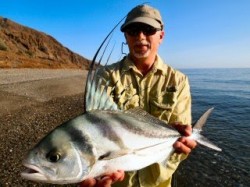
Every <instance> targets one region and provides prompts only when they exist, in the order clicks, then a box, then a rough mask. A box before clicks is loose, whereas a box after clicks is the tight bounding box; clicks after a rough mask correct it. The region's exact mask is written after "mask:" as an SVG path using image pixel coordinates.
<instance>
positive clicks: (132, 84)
mask: <svg viewBox="0 0 250 187" xmlns="http://www.w3.org/2000/svg"><path fill="white" fill-rule="evenodd" d="M98 74H99V78H101V79H102V80H103V85H105V84H106V82H107V81H109V82H108V85H110V89H109V91H110V92H111V96H112V99H113V100H114V101H115V102H116V103H117V104H118V106H119V107H120V108H121V109H123V110H128V109H130V108H134V107H141V108H142V109H144V110H145V111H147V112H149V113H150V114H151V115H153V116H155V117H157V118H159V119H160V120H162V121H164V122H166V125H168V124H171V123H173V122H180V123H182V124H191V94H190V86H189V81H188V78H187V76H185V75H184V74H182V73H181V72H179V71H177V70H175V69H173V68H172V67H170V66H168V65H167V64H165V63H164V62H163V61H162V59H161V58H160V56H159V55H157V56H156V60H155V62H154V64H153V67H152V68H151V69H150V71H149V72H148V73H147V74H146V75H143V74H142V73H141V72H140V71H139V70H138V69H137V68H136V66H135V65H134V63H133V62H132V61H131V59H130V58H129V56H126V57H125V58H124V59H122V60H121V61H119V62H117V63H114V64H112V65H109V66H105V68H102V69H101V70H100V71H99V73H98ZM112 87H114V88H115V89H114V90H112ZM111 90H112V91H111ZM156 154H157V153H156ZM185 157H186V156H185V155H184V154H177V153H173V154H172V155H171V156H170V158H169V159H168V160H167V161H166V163H164V164H160V163H155V164H153V165H150V166H148V167H146V168H144V169H141V170H139V171H135V172H127V173H126V177H125V180H124V181H122V182H117V183H115V184H114V185H113V186H119V187H123V186H126V187H127V186H131V187H140V186H141V187H154V186H155V187H156V186H157V187H163V186H164V187H166V186H171V177H172V174H173V173H174V171H175V170H176V169H177V167H178V165H179V163H180V161H181V160H183V159H185Z"/></svg>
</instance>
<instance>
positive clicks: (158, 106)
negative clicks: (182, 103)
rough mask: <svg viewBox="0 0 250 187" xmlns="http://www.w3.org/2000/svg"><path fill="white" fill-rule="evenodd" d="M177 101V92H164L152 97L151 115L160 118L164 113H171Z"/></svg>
mask: <svg viewBox="0 0 250 187" xmlns="http://www.w3.org/2000/svg"><path fill="white" fill-rule="evenodd" d="M176 101H177V92H176V91H164V92H162V93H160V94H154V95H152V96H151V97H150V113H151V114H153V115H155V116H157V117H159V116H161V115H162V113H163V112H168V113H171V112H172V111H173V108H174V106H175V103H176Z"/></svg>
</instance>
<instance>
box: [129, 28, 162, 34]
mask: <svg viewBox="0 0 250 187" xmlns="http://www.w3.org/2000/svg"><path fill="white" fill-rule="evenodd" d="M156 31H158V29H156V28H153V27H138V28H136V27H131V28H128V29H127V30H126V32H127V33H128V35H130V36H138V35H139V33H140V32H142V33H143V34H144V35H145V36H150V35H153V34H155V33H156Z"/></svg>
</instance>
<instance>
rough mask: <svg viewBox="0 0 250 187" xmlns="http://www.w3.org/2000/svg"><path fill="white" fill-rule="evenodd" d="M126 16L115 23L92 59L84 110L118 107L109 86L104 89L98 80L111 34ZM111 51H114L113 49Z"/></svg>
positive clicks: (115, 108)
mask: <svg viewBox="0 0 250 187" xmlns="http://www.w3.org/2000/svg"><path fill="white" fill-rule="evenodd" d="M125 17H126V16H125ZM125 17H124V18H125ZM124 18H122V19H121V20H120V21H119V22H118V23H117V24H116V25H115V27H114V28H113V29H112V30H111V31H110V32H109V34H108V35H107V36H106V38H105V39H104V40H103V42H102V43H101V45H100V47H99V48H98V50H97V52H96V54H95V55H94V58H93V60H92V61H91V63H90V65H89V71H88V75H87V80H86V85H85V95H84V111H90V110H107V109H109V110H117V109H118V107H117V104H116V103H115V102H114V101H113V100H112V99H111V98H110V95H108V92H107V91H108V86H107V85H105V86H104V89H103V86H101V83H102V82H101V80H98V77H97V72H98V69H99V68H100V66H101V65H100V64H101V61H102V58H103V55H104V53H105V51H106V49H107V46H108V45H109V42H110V38H111V35H112V33H113V32H114V30H115V29H116V28H117V27H118V25H119V24H120V23H121V22H122V21H123V20H124ZM105 44H106V46H105V47H104V51H103V54H102V55H101V57H100V60H99V62H98V63H97V64H96V59H97V56H98V54H99V53H100V51H101V49H102V48H103V46H104V45H105ZM112 50H113V49H112ZM111 53H112V51H111ZM111 53H110V55H111ZM110 55H109V58H110ZM109 58H108V60H109ZM106 64H107V63H106ZM95 67H97V68H96V69H95Z"/></svg>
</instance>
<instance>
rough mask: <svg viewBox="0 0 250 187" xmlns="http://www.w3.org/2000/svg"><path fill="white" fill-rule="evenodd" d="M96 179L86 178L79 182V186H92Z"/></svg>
mask: <svg viewBox="0 0 250 187" xmlns="http://www.w3.org/2000/svg"><path fill="white" fill-rule="evenodd" d="M95 185H96V180H95V179H94V178H90V179H86V180H84V181H82V182H81V183H80V184H79V187H94V186H95Z"/></svg>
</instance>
